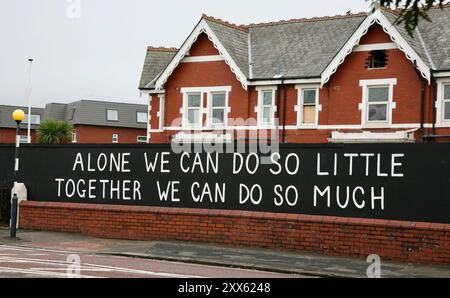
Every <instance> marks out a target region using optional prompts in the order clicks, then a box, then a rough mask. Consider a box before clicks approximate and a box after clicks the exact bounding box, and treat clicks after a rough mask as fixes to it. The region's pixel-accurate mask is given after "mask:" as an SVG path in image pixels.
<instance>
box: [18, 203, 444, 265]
mask: <svg viewBox="0 0 450 298" xmlns="http://www.w3.org/2000/svg"><path fill="white" fill-rule="evenodd" d="M19 223H20V227H21V228H29V229H42V230H51V231H61V232H74V233H82V234H86V235H91V236H97V237H107V238H119V239H133V240H171V241H172V240H174V241H192V242H202V243H214V244H225V245H234V246H246V247H258V248H270V249H280V250H286V251H297V252H300V251H302V252H312V253H321V254H329V255H341V256H352V257H358V258H365V257H367V256H368V255H369V254H373V253H375V254H378V255H379V256H380V257H381V259H382V260H383V259H384V260H398V261H408V262H422V263H441V264H450V224H432V223H420V222H418V223H415V222H402V221H392V220H374V219H359V218H342V217H330V216H310V215H295V214H281V213H265V212H249V211H227V210H206V209H186V208H161V207H137V206H107V205H94V204H76V203H52V202H31V201H24V202H22V203H21V205H20V222H19Z"/></svg>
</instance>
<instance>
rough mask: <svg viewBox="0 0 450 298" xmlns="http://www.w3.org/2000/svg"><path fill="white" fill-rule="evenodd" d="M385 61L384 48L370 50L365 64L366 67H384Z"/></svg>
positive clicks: (386, 56)
mask: <svg viewBox="0 0 450 298" xmlns="http://www.w3.org/2000/svg"><path fill="white" fill-rule="evenodd" d="M387 61H388V55H387V51H386V50H374V51H371V52H370V54H369V58H368V59H367V63H366V64H367V65H366V66H367V68H368V69H377V68H385V67H386V66H387Z"/></svg>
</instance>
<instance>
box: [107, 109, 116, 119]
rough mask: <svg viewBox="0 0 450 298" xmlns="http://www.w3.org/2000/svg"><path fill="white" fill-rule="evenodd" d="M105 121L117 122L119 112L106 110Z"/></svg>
mask: <svg viewBox="0 0 450 298" xmlns="http://www.w3.org/2000/svg"><path fill="white" fill-rule="evenodd" d="M106 120H107V121H119V111H117V110H106Z"/></svg>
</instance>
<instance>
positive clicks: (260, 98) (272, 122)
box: [255, 86, 277, 128]
mask: <svg viewBox="0 0 450 298" xmlns="http://www.w3.org/2000/svg"><path fill="white" fill-rule="evenodd" d="M256 91H258V105H257V106H256V107H255V112H256V113H257V119H256V122H257V126H258V128H273V127H274V125H275V113H276V112H277V103H276V91H277V86H261V87H256ZM264 92H272V105H271V108H272V118H271V120H270V124H267V123H263V109H264V107H266V106H267V105H263V95H264Z"/></svg>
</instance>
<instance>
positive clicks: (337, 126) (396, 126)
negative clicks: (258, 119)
mask: <svg viewBox="0 0 450 298" xmlns="http://www.w3.org/2000/svg"><path fill="white" fill-rule="evenodd" d="M432 126H433V125H432V124H431V123H425V124H424V127H425V128H431V127H432ZM277 128H278V129H279V130H282V129H283V126H282V125H279V126H278V127H277V126H275V125H273V126H270V127H267V128H261V127H259V126H256V125H251V126H227V127H226V130H259V129H272V130H273V129H277ZM388 128H389V129H415V128H420V123H394V124H391V125H390V126H389V127H388ZM285 129H286V130H300V129H301V128H298V127H297V125H286V126H285ZM305 129H306V128H305ZM310 129H314V130H339V129H367V127H364V126H363V125H361V124H331V125H320V124H319V125H317V127H315V128H310ZM164 130H170V131H190V130H191V129H187V128H183V127H181V126H166V127H164ZM199 130H207V131H210V130H211V129H209V128H206V127H204V128H201V129H199ZM158 131H159V130H157V129H156V130H151V132H158Z"/></svg>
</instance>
